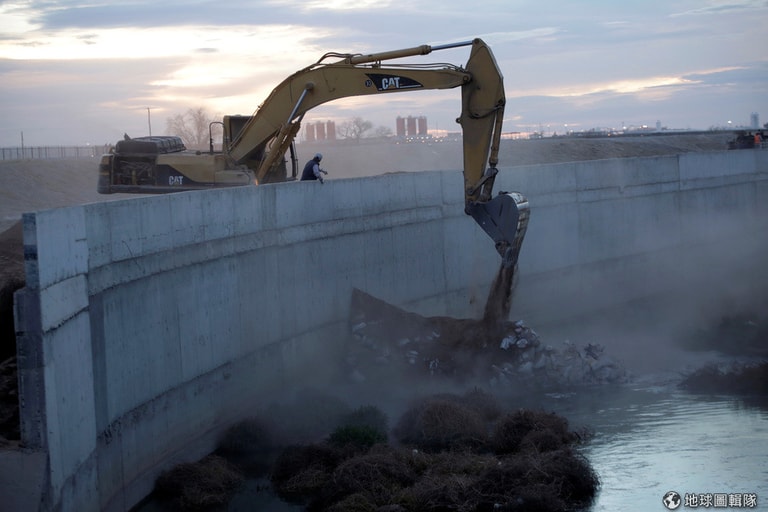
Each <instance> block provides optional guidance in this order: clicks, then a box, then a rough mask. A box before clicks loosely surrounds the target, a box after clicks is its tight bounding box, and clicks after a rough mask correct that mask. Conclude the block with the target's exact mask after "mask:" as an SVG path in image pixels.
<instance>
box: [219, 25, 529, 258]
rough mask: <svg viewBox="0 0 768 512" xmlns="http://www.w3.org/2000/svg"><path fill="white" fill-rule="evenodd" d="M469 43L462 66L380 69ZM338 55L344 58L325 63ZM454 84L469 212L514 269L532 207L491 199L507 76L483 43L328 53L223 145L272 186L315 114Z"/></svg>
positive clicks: (505, 196)
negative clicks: (304, 123) (336, 105)
mask: <svg viewBox="0 0 768 512" xmlns="http://www.w3.org/2000/svg"><path fill="white" fill-rule="evenodd" d="M463 46H471V52H470V56H469V59H468V60H467V64H466V66H464V67H461V66H456V65H453V64H421V65H413V64H410V65H409V64H400V65H397V64H389V65H386V66H385V65H382V62H384V61H389V60H394V59H399V58H403V57H409V56H415V55H427V54H429V53H431V52H433V51H437V50H444V49H448V48H456V47H463ZM332 58H335V59H339V60H336V61H334V62H326V60H328V59H332ZM456 87H461V96H462V109H461V114H460V116H459V118H458V119H457V122H458V123H459V124H460V125H461V127H462V132H463V144H464V164H463V171H464V200H465V211H466V213H467V214H468V215H471V216H472V217H473V218H474V219H475V221H477V223H478V224H479V225H480V226H481V227H482V228H483V230H484V231H485V232H486V233H487V234H488V235H489V236H490V237H491V238H492V239H493V240H494V242H495V244H496V249H497V251H498V252H499V254H500V255H501V256H502V260H503V263H504V266H506V267H511V266H513V265H515V264H516V262H517V255H518V253H519V250H520V245H521V244H522V240H523V237H524V235H525V230H526V226H527V222H528V203H527V201H526V199H525V198H524V197H523V196H522V195H521V194H519V193H512V194H509V193H501V194H499V195H497V196H496V197H492V192H493V185H494V180H495V177H496V174H497V173H498V169H497V167H496V166H497V164H498V154H499V143H500V139H501V129H502V122H503V118H504V106H505V103H506V99H505V95H504V83H503V77H502V74H501V72H500V70H499V68H498V65H497V64H496V60H495V58H494V56H493V53H492V52H491V49H490V48H489V47H488V45H487V44H486V43H485V42H483V41H482V40H481V39H474V40H472V41H466V42H460V43H452V44H447V45H441V46H429V45H422V46H417V47H413V48H406V49H403V50H394V51H388V52H381V53H374V54H367V55H363V54H338V53H329V54H326V55H324V56H323V57H322V58H321V59H320V60H318V61H317V62H316V63H315V64H313V65H311V66H308V67H306V68H304V69H302V70H300V71H298V72H296V73H294V74H293V75H291V76H289V77H288V78H286V79H285V80H284V81H283V82H282V83H280V84H279V85H278V86H277V87H276V88H275V89H274V90H273V91H272V93H271V94H270V95H269V97H268V98H267V99H266V100H265V101H264V103H263V104H262V105H261V106H260V107H259V109H258V110H257V111H256V112H255V113H254V115H253V116H251V117H250V118H249V119H248V121H247V122H246V124H245V125H244V126H243V128H242V129H241V130H239V132H238V133H237V134H236V136H234V138H232V140H226V130H225V141H224V144H225V148H226V151H227V152H228V154H229V157H230V158H231V159H232V160H234V162H235V163H237V164H244V163H248V162H253V161H257V162H258V164H257V166H255V167H256V180H257V181H258V182H268V181H274V178H273V177H272V176H271V175H272V174H273V173H275V172H276V170H277V168H278V164H279V162H280V161H281V159H282V156H283V155H284V154H285V153H286V152H287V151H288V149H289V147H290V146H291V144H292V143H293V141H294V139H295V137H296V134H297V133H298V131H299V128H300V123H301V120H302V119H303V117H304V115H305V113H306V112H308V111H309V110H311V109H313V108H315V107H317V106H319V105H321V104H324V103H327V102H330V101H333V100H336V99H340V98H346V97H351V96H364V95H375V94H392V93H396V92H413V91H418V90H421V89H423V90H428V89H452V88H456ZM486 160H487V163H488V166H487V167H486Z"/></svg>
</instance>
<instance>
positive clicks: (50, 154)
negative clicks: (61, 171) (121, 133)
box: [0, 146, 110, 160]
mask: <svg viewBox="0 0 768 512" xmlns="http://www.w3.org/2000/svg"><path fill="white" fill-rule="evenodd" d="M109 148H110V147H109V146H24V147H15V148H0V160H33V159H34V160H40V159H48V158H95V157H99V156H101V155H103V154H104V153H108V152H109Z"/></svg>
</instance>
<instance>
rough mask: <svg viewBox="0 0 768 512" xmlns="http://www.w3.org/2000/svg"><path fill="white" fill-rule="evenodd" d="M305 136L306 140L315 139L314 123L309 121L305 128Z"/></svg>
mask: <svg viewBox="0 0 768 512" xmlns="http://www.w3.org/2000/svg"><path fill="white" fill-rule="evenodd" d="M306 134H307V135H306V136H307V142H314V141H315V125H314V124H312V123H309V124H308V125H307V130H306Z"/></svg>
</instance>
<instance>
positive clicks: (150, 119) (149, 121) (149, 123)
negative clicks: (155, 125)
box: [147, 107, 152, 137]
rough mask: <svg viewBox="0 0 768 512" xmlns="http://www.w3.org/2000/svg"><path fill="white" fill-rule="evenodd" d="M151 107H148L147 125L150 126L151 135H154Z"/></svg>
mask: <svg viewBox="0 0 768 512" xmlns="http://www.w3.org/2000/svg"><path fill="white" fill-rule="evenodd" d="M149 110H150V109H149V107H147V125H148V126H149V136H150V137H151V136H152V118H151V117H150V114H149Z"/></svg>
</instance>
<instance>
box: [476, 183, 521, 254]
mask: <svg viewBox="0 0 768 512" xmlns="http://www.w3.org/2000/svg"><path fill="white" fill-rule="evenodd" d="M467 213H469V214H470V215H471V216H472V218H473V219H475V221H476V222H477V223H478V224H479V225H480V227H481V228H483V231H485V232H486V233H487V234H488V236H490V237H491V239H493V241H494V243H495V244H496V250H497V251H498V252H499V254H500V255H501V258H502V263H503V265H504V266H505V267H513V266H514V265H516V264H517V258H518V255H519V254H520V247H521V246H522V244H523V238H524V237H525V231H526V229H527V228H528V217H529V215H530V211H529V208H528V200H527V199H526V198H525V196H523V195H522V194H520V193H518V192H511V193H508V192H500V193H499V195H497V196H496V197H494V198H493V199H491V200H490V201H485V202H483V201H475V202H471V203H469V204H468V206H467Z"/></svg>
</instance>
